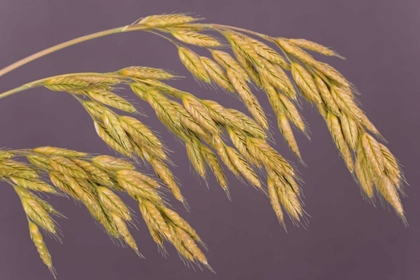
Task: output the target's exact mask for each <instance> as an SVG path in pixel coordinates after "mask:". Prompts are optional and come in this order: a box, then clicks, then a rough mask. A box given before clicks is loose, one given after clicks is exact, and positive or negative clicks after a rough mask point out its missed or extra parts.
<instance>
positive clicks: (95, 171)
mask: <svg viewBox="0 0 420 280" xmlns="http://www.w3.org/2000/svg"><path fill="white" fill-rule="evenodd" d="M73 162H74V163H76V164H77V165H78V166H80V167H81V168H82V169H83V170H84V171H85V172H86V173H87V174H88V175H89V180H91V181H93V182H95V183H99V184H103V185H106V186H112V185H113V184H114V182H113V181H112V179H111V177H110V176H109V175H108V173H107V172H105V171H103V170H102V169H100V168H99V167H96V166H95V165H93V164H92V163H90V162H88V161H84V160H80V159H73Z"/></svg>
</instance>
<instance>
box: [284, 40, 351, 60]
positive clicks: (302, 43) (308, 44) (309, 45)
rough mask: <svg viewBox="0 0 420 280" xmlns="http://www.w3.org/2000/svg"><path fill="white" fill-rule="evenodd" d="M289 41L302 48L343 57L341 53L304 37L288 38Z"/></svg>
mask: <svg viewBox="0 0 420 280" xmlns="http://www.w3.org/2000/svg"><path fill="white" fill-rule="evenodd" d="M288 41H289V43H292V44H293V45H295V46H298V47H300V48H303V49H307V50H310V51H313V52H316V53H319V54H322V55H325V56H336V57H339V58H341V59H344V57H342V56H341V55H339V54H337V53H336V52H335V51H333V50H331V49H329V48H327V47H325V46H323V45H320V44H318V43H315V42H313V41H309V40H306V39H288Z"/></svg>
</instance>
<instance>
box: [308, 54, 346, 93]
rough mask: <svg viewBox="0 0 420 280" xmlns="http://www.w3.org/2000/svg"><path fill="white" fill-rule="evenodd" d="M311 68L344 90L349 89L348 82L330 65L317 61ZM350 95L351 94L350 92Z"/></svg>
mask: <svg viewBox="0 0 420 280" xmlns="http://www.w3.org/2000/svg"><path fill="white" fill-rule="evenodd" d="M312 66H313V67H315V68H316V69H317V70H318V71H319V72H321V73H322V74H323V75H325V76H327V78H329V79H331V80H332V81H334V82H335V83H337V84H338V85H341V86H343V87H344V88H346V89H350V88H351V84H350V82H349V81H347V79H346V78H344V76H343V75H342V74H341V73H340V72H339V71H338V70H337V69H335V68H334V67H332V66H331V65H329V64H327V63H324V62H320V61H317V62H316V63H314V64H312ZM350 94H352V93H351V92H350Z"/></svg>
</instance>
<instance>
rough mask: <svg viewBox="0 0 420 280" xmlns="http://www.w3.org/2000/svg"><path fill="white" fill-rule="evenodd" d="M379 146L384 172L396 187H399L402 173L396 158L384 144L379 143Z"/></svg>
mask: <svg viewBox="0 0 420 280" xmlns="http://www.w3.org/2000/svg"><path fill="white" fill-rule="evenodd" d="M379 147H380V149H381V152H382V155H383V158H384V167H385V172H386V174H387V175H388V177H389V178H390V179H391V180H392V182H393V183H394V184H395V185H396V186H397V188H399V187H400V184H401V180H402V179H403V175H402V172H401V170H400V165H399V163H398V160H397V159H396V158H395V157H394V155H393V154H392V153H391V151H390V150H389V149H388V148H387V147H386V146H385V145H383V144H381V143H379Z"/></svg>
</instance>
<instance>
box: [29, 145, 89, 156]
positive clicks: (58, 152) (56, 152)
mask: <svg viewBox="0 0 420 280" xmlns="http://www.w3.org/2000/svg"><path fill="white" fill-rule="evenodd" d="M33 151H34V152H35V153H39V154H44V155H48V156H62V157H85V156H87V153H82V152H78V151H74V150H68V149H64V148H57V147H50V146H44V147H37V148H35V149H33Z"/></svg>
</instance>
